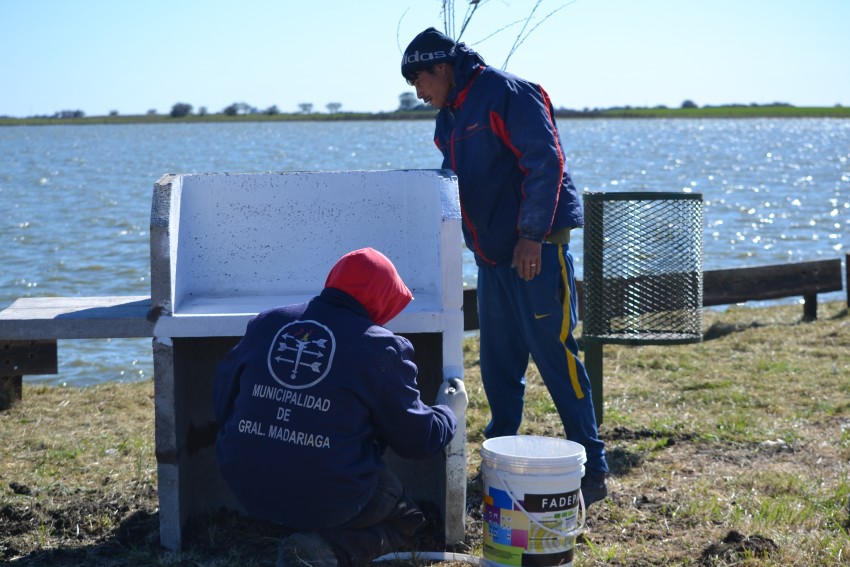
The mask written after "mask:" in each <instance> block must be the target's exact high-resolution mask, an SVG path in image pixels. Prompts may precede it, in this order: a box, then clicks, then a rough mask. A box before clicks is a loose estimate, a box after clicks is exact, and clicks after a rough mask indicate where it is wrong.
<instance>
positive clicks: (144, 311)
mask: <svg viewBox="0 0 850 567" xmlns="http://www.w3.org/2000/svg"><path fill="white" fill-rule="evenodd" d="M149 312H150V297H145V296H111V297H25V298H21V299H18V300H16V301H15V302H14V303H12V305H10V306H9V307H7V308H6V309H4V310H3V311H0V340H22V339H35V340H41V339H106V338H132V337H152V336H153V328H154V323H155V322H156V321H155V318H154V317H150V316H149Z"/></svg>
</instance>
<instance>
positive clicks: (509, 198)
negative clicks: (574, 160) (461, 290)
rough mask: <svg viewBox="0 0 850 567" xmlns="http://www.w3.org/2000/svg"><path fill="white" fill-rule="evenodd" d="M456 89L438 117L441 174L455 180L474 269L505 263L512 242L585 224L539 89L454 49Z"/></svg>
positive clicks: (549, 110) (552, 120) (550, 111)
mask: <svg viewBox="0 0 850 567" xmlns="http://www.w3.org/2000/svg"><path fill="white" fill-rule="evenodd" d="M455 85H456V86H455V88H454V89H453V90H452V93H451V94H450V95H449V99H448V101H447V103H446V105H445V106H444V107H443V108H442V109H440V112H439V114H438V115H437V125H436V132H435V142H436V144H437V147H438V148H439V149H440V151H441V152H442V153H443V167H444V168H446V169H451V170H453V171H454V172H455V174H456V175H457V177H458V185H459V192H460V205H461V212H462V214H463V235H464V239H465V240H466V245H467V246H468V247H469V249H470V250H472V251H473V253H474V255H475V262H476V263H477V264H478V265H479V266H492V265H496V264H500V263H502V262H509V261H510V260H511V256H512V254H513V249H514V246H515V245H516V243H517V241H518V239H519V238H520V237H522V238H528V239H530V240H534V241H536V242H541V241H542V240H543V239H544V238H545V237H546V236H547V235H548V234H550V233H554V232H557V231H559V230H561V229H563V228H568V227H569V228H575V227H580V226H582V225H583V224H584V215H583V212H582V207H581V201H580V200H579V197H578V192H577V191H576V188H575V185H574V184H573V182H572V179H571V177H570V174H569V171H568V169H567V165H566V161H565V159H564V150H563V146H562V145H561V140H560V136H559V134H558V129H557V127H556V125H555V117H554V113H553V112H554V109H553V107H552V103H551V101H550V100H549V95H547V94H546V92H545V91H544V90H543V88H542V87H541V86H540V85H537V84H534V83H531V82H528V81H525V80H523V79H520V78H519V77H516V76H514V75H511V74H510V73H506V72H503V71H500V70H498V69H495V68H493V67H487V66H485V65H484V61H483V59H482V58H481V57H480V56H479V55H478V54H477V53H475V51H473V50H471V49H469V48H468V47H466V46H465V45H463V44H458V51H457V58H456V59H455Z"/></svg>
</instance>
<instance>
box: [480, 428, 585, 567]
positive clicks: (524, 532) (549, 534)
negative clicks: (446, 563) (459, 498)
mask: <svg viewBox="0 0 850 567" xmlns="http://www.w3.org/2000/svg"><path fill="white" fill-rule="evenodd" d="M586 460H587V457H586V456H585V452H584V447H582V446H581V445H579V444H578V443H575V442H573V441H567V440H566V439H556V438H553V437H538V436H533V435H514V436H509V437H495V438H493V439H488V440H486V441H484V444H483V446H482V447H481V474H482V477H483V479H484V502H483V508H484V510H483V512H484V562H485V564H486V565H490V566H493V567H496V566H506V567H508V566H510V567H525V566H530V567H548V566H550V565H566V566H571V565H572V564H573V556H574V553H575V539H576V536H577V535H579V534H580V533H581V532H582V531H583V530H584V521H585V508H584V499H583V498H582V496H581V478H582V477H583V476H584V463H585V461H586Z"/></svg>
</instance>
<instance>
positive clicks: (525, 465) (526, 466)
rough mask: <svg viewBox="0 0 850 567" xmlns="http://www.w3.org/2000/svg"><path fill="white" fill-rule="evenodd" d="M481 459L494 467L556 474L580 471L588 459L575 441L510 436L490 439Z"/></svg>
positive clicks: (482, 448)
mask: <svg viewBox="0 0 850 567" xmlns="http://www.w3.org/2000/svg"><path fill="white" fill-rule="evenodd" d="M481 460H482V462H483V463H485V464H490V465H491V466H492V467H493V468H497V469H502V470H507V471H516V472H529V471H530V470H536V471H538V472H553V471H563V470H573V469H576V468H580V467H581V466H582V465H583V464H584V463H585V462H586V461H587V457H586V455H585V452H584V447H582V446H581V445H579V444H578V443H576V442H575V441H568V440H567V439H558V438H555V437H543V436H538V435H509V436H506V437H493V438H492V439H487V440H486V441H484V443H483V444H482V446H481Z"/></svg>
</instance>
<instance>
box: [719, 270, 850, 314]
mask: <svg viewBox="0 0 850 567" xmlns="http://www.w3.org/2000/svg"><path fill="white" fill-rule="evenodd" d="M842 289H844V287H843V283H842V278H841V260H839V259H835V260H819V261H814V262H797V263H794V264H775V265H770V266H757V267H753V268H734V269H728V270H709V271H706V272H704V273H703V305H705V306H711V305H729V304H733V303H743V302H745V301H764V300H768V299H779V298H783V297H793V296H795V295H800V296H805V295H816V294H818V293H826V292H830V291H841V290H842Z"/></svg>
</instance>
